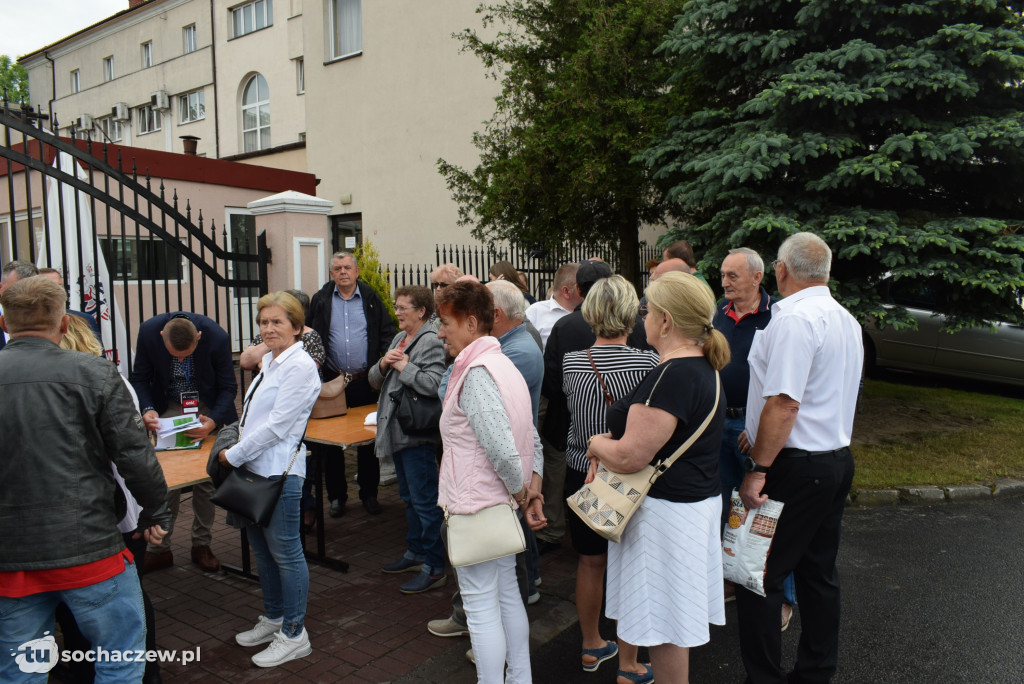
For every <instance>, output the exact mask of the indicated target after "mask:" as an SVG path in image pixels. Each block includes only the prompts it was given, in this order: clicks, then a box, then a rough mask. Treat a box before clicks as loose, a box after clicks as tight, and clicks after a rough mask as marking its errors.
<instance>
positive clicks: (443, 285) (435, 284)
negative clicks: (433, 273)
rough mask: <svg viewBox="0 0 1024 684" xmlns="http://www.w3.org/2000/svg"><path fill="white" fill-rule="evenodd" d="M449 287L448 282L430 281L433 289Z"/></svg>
mask: <svg viewBox="0 0 1024 684" xmlns="http://www.w3.org/2000/svg"><path fill="white" fill-rule="evenodd" d="M442 287H448V283H434V282H432V283H430V289H431V290H437V289H438V288H442Z"/></svg>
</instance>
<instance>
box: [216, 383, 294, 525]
mask: <svg viewBox="0 0 1024 684" xmlns="http://www.w3.org/2000/svg"><path fill="white" fill-rule="evenodd" d="M261 382H263V373H260V375H259V377H258V378H257V379H256V382H254V383H253V386H252V389H250V390H249V396H248V397H247V398H246V402H245V409H244V410H243V411H242V420H241V422H240V423H239V426H238V436H239V438H241V435H242V429H243V428H244V427H245V419H246V416H248V415H249V404H250V403H252V398H253V397H254V396H255V395H256V389H257V388H258V387H259V386H260V383H261ZM301 445H302V440H301V439H300V440H299V446H297V447H296V448H295V453H294V454H292V460H291V462H290V463H289V464H288V470H285V471H284V474H283V475H281V477H279V478H278V479H276V480H271V479H270V478H267V477H263V476H262V475H257V474H256V473H254V472H252V471H250V470H249V469H248V468H246V467H245V466H242V467H241V468H235V469H234V470H232V471H231V472H230V473H229V474H228V476H227V477H226V478H224V481H223V482H222V483H221V484H220V486H219V487H217V491H216V492H215V493H214V495H213V496H211V497H210V501H212V502H213V503H214V504H216V505H218V506H220V507H221V508H223V509H224V510H227V511H231V512H232V513H234V514H236V515H240V516H242V517H243V518H245V519H246V520H248V521H249V522H250V523H255V524H256V525H259V526H260V527H266V526H267V525H269V524H270V519H271V518H272V517H273V515H274V508H275V507H276V506H277V500H278V499H279V498H280V497H281V490H282V489H283V488H284V479H285V478H286V477H288V472H289V471H290V470H291V469H292V466H293V465H295V458H296V457H297V456H298V455H299V449H301Z"/></svg>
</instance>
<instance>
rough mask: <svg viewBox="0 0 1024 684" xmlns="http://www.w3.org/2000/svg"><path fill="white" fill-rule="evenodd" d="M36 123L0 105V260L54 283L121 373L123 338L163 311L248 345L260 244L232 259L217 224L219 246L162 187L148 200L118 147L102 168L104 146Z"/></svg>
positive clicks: (30, 115) (262, 283) (261, 278)
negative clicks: (94, 326) (196, 319)
mask: <svg viewBox="0 0 1024 684" xmlns="http://www.w3.org/2000/svg"><path fill="white" fill-rule="evenodd" d="M46 119H47V117H45V116H39V115H38V114H37V113H35V112H34V111H32V110H31V109H30V108H28V107H24V106H17V105H9V104H8V102H7V101H6V99H4V100H3V101H2V107H0V134H2V136H3V137H2V140H0V157H2V161H0V175H4V176H6V177H5V178H4V179H3V183H2V186H0V240H2V241H3V242H2V243H0V256H2V258H3V262H4V263H7V262H8V261H9V260H11V259H19V258H20V259H25V260H28V261H31V262H32V263H33V264H36V265H37V266H48V267H51V268H54V269H56V270H58V271H59V272H60V273H62V274H63V275H64V280H65V286H66V287H67V289H68V291H69V297H70V299H69V304H68V306H69V308H71V309H77V310H80V311H83V312H86V313H88V314H90V315H92V316H95V317H96V320H97V321H98V322H99V324H100V327H101V330H102V333H103V335H102V337H103V344H104V349H105V350H107V355H108V356H109V357H110V358H112V359H113V360H115V361H120V362H121V365H122V368H124V367H126V366H127V365H128V364H129V363H130V356H131V354H130V350H131V349H132V348H133V347H134V345H133V339H134V332H133V331H135V330H137V329H138V326H139V324H140V323H141V322H142V321H144V320H146V319H148V318H150V317H151V316H153V315H156V314H159V313H165V312H168V311H176V310H186V311H192V312H196V313H202V314H204V315H206V316H209V317H210V318H212V319H213V320H215V321H217V322H218V323H219V324H220V325H221V326H222V327H223V328H225V329H226V330H227V331H228V333H229V335H230V337H231V339H232V341H233V346H234V349H233V351H236V352H240V351H241V350H242V349H243V348H244V346H245V345H246V344H248V341H249V339H251V334H250V332H251V330H252V328H251V325H252V320H253V309H254V307H255V301H256V298H257V297H256V296H253V295H254V294H261V293H264V292H266V291H267V262H268V255H269V251H268V249H267V241H266V235H265V234H263V233H261V234H260V235H258V236H256V244H255V245H247V244H243V245H241V249H240V250H239V249H238V247H237V245H236V247H235V249H234V250H232V249H231V247H232V244H231V241H229V236H228V232H227V226H221V235H220V242H219V243H218V235H217V226H216V225H215V223H214V221H213V220H210V221H209V224H208V225H206V226H204V220H203V216H202V212H199V215H198V217H197V219H196V221H195V222H193V219H192V209H191V206H190V204H189V202H188V200H187V199H184V198H179V197H178V196H177V193H176V192H174V194H173V197H172V198H171V199H170V200H169V201H168V199H167V198H166V197H165V196H164V192H165V188H164V185H163V182H160V185H159V188H157V189H156V190H154V189H153V188H152V187H151V185H152V179H151V178H150V175H149V171H148V170H147V169H143V170H141V172H142V176H141V177H140V175H139V174H140V170H139V169H137V168H135V162H134V160H132V161H131V168H130V170H129V171H126V170H125V168H124V164H125V160H124V159H122V154H121V152H120V148H118V152H117V153H116V159H113V160H112V159H110V158H109V152H110V149H109V147H108V145H106V144H102V143H93V142H92V141H91V140H76V139H75V138H76V130H75V128H74V127H72V129H71V137H70V138H61V137H59V136H58V135H57V131H58V122H57V121H56V120H50V121H49V122H48V127H49V130H46V127H47V121H46ZM5 197H6V204H5V201H4V200H5ZM182 202H184V209H181V208H180V205H181V203H182ZM101 257H102V258H101ZM104 265H105V268H104ZM118 319H120V320H121V321H123V323H124V331H125V332H124V333H123V334H122V333H119V332H118V327H117V326H116V325H115V321H117V320H118ZM235 328H238V329H237V330H236V329H235ZM126 362H127V363H126Z"/></svg>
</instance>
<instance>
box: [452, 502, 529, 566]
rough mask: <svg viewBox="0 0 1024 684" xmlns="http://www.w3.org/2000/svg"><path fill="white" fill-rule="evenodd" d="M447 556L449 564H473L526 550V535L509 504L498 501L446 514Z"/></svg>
mask: <svg viewBox="0 0 1024 684" xmlns="http://www.w3.org/2000/svg"><path fill="white" fill-rule="evenodd" d="M444 520H445V523H446V524H447V527H448V544H447V546H448V560H449V561H451V564H452V567H453V568H461V567H463V566H466V565H476V564H477V563H484V562H486V561H489V560H494V559H495V558H502V557H504V556H511V555H513V554H517V553H522V552H523V551H525V550H526V537H525V535H524V534H523V526H522V525H521V524H520V523H519V516H517V515H516V512H515V511H514V510H512V505H511V504H508V503H500V504H497V505H494V506H489V507H487V508H485V509H483V510H482V511H478V512H476V513H473V514H471V515H455V514H452V515H449V514H448V509H447V508H445V511H444Z"/></svg>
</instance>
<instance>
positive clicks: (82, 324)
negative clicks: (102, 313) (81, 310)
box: [60, 316, 103, 356]
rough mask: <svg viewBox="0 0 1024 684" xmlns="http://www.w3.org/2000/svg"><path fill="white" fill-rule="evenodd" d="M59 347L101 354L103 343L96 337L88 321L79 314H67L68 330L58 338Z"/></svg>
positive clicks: (96, 354) (95, 354)
mask: <svg viewBox="0 0 1024 684" xmlns="http://www.w3.org/2000/svg"><path fill="white" fill-rule="evenodd" d="M60 348H61V349H70V350H71V351H80V352H86V353H87V354H92V355H93V356H103V345H102V344H100V341H99V340H98V339H96V333H95V332H93V329H92V326H91V325H89V322H88V321H86V320H85V319H84V318H82V317H81V316H68V331H67V332H66V333H64V337H62V338H60Z"/></svg>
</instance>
